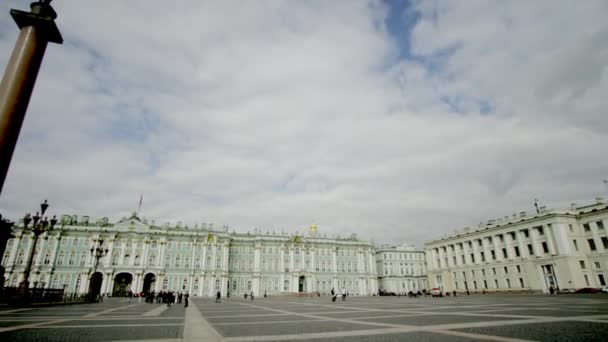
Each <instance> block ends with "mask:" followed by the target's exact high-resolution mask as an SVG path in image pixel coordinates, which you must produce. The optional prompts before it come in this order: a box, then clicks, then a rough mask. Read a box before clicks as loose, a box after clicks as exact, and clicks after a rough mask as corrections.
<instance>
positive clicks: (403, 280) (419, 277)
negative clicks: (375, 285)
mask: <svg viewBox="0 0 608 342" xmlns="http://www.w3.org/2000/svg"><path fill="white" fill-rule="evenodd" d="M376 269H377V270H378V282H379V286H380V291H381V292H392V293H395V294H406V293H408V292H410V291H411V292H413V293H416V292H418V291H422V290H423V289H426V288H427V274H426V259H425V256H424V251H423V250H417V249H416V248H415V247H414V246H413V245H408V244H402V245H400V246H384V247H381V248H378V249H377V250H376Z"/></svg>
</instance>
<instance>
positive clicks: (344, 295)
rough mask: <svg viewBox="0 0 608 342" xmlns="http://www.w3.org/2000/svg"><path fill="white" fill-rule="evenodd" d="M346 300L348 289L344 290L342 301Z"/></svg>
mask: <svg viewBox="0 0 608 342" xmlns="http://www.w3.org/2000/svg"><path fill="white" fill-rule="evenodd" d="M345 300H346V289H345V288H342V301H345Z"/></svg>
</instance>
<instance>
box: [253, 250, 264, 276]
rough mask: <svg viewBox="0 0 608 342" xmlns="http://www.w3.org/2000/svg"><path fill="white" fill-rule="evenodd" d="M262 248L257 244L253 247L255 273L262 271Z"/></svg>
mask: <svg viewBox="0 0 608 342" xmlns="http://www.w3.org/2000/svg"><path fill="white" fill-rule="evenodd" d="M261 259H262V256H261V246H260V245H259V244H258V243H256V244H255V245H254V247H253V272H254V273H258V272H260V269H261V265H260V264H261V262H262V261H261Z"/></svg>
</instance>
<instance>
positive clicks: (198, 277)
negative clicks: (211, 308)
mask: <svg viewBox="0 0 608 342" xmlns="http://www.w3.org/2000/svg"><path fill="white" fill-rule="evenodd" d="M13 235H14V238H12V239H10V240H9V241H8V244H7V248H6V252H5V255H4V256H3V260H2V264H3V266H4V267H5V286H17V285H18V284H19V282H20V281H21V280H22V278H23V274H24V270H25V267H26V263H27V260H28V258H29V256H30V253H31V246H32V245H33V235H32V234H31V232H29V231H25V232H24V230H23V224H18V225H16V226H15V227H14V228H13ZM99 246H101V248H102V249H103V250H106V249H107V255H105V256H102V257H101V258H100V259H98V262H97V260H96V258H95V257H94V256H93V252H92V249H94V248H97V247H99ZM34 286H39V287H46V288H49V287H50V288H64V289H65V291H66V292H74V293H87V292H88V291H89V289H91V290H92V291H93V292H95V293H101V294H109V295H124V294H125V293H127V292H128V291H133V292H142V291H144V292H145V291H156V292H158V291H161V290H168V291H180V292H188V293H191V294H193V295H195V296H214V295H215V294H216V293H217V291H220V292H221V293H222V295H223V296H225V295H226V294H231V295H242V294H244V293H251V292H253V293H254V294H255V295H257V296H259V295H263V294H265V293H266V294H268V295H274V294H280V293H295V292H309V293H310V292H313V293H314V292H319V293H321V294H327V293H329V292H330V291H331V289H332V288H333V289H335V290H336V291H341V290H342V289H345V290H346V291H347V292H349V293H350V294H352V295H371V294H374V293H377V292H378V276H377V271H376V259H375V249H374V247H373V246H372V245H371V244H370V243H369V242H365V241H361V240H359V239H358V238H357V237H356V235H352V236H351V237H349V238H327V237H322V236H321V235H319V234H317V228H316V226H314V225H313V226H311V227H310V229H309V232H308V233H307V234H305V235H304V234H301V235H298V234H296V235H288V234H284V233H274V232H272V233H271V232H266V233H263V232H262V231H260V230H255V231H254V232H253V233H246V234H243V233H234V232H233V233H229V232H228V228H227V227H222V228H221V229H214V228H213V226H212V225H209V226H207V225H205V224H203V225H201V226H200V227H199V226H198V225H197V226H195V227H194V228H188V227H187V226H184V227H182V225H181V223H178V224H177V225H176V226H174V227H169V226H168V225H164V226H162V227H161V226H157V225H155V224H154V222H151V223H148V221H147V220H145V219H140V218H138V217H137V216H136V215H135V214H133V215H132V216H131V217H130V218H124V219H122V220H120V221H119V222H117V223H115V224H110V223H108V220H107V219H105V218H104V219H102V220H99V221H97V222H96V223H95V224H91V223H89V218H88V217H87V216H83V217H81V218H80V219H78V217H76V216H67V215H64V216H62V218H61V220H60V222H59V223H58V224H57V225H56V226H55V229H53V230H52V231H49V232H46V233H43V234H42V235H41V236H40V237H39V239H38V243H37V246H36V251H35V254H34V259H33V263H32V270H31V274H30V287H34Z"/></svg>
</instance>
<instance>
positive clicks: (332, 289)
mask: <svg viewBox="0 0 608 342" xmlns="http://www.w3.org/2000/svg"><path fill="white" fill-rule="evenodd" d="M335 292H336V291H334V288H333V287H332V288H331V296H332V297H333V296H334V294H335Z"/></svg>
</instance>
